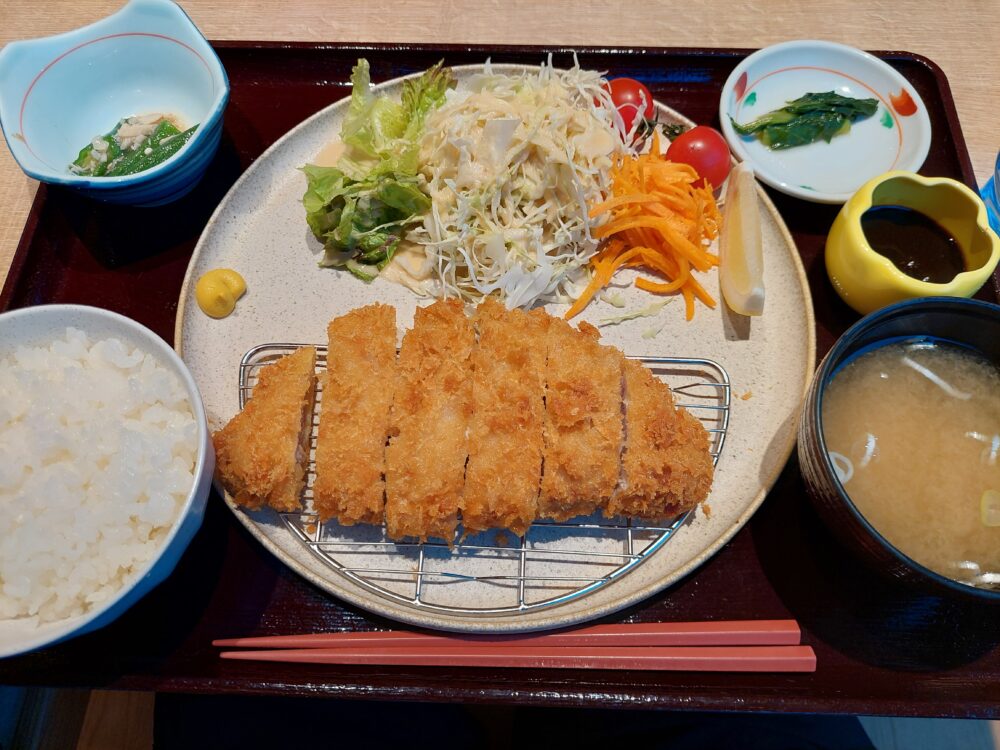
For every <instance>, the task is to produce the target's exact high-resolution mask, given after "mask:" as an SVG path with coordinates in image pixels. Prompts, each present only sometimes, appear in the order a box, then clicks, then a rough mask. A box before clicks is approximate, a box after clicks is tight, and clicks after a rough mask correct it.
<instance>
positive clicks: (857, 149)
mask: <svg viewBox="0 0 1000 750" xmlns="http://www.w3.org/2000/svg"><path fill="white" fill-rule="evenodd" d="M825 91H836V92H837V93H839V94H842V95H843V96H849V97H852V98H856V99H878V109H877V110H876V112H875V114H874V115H872V116H871V117H868V118H866V119H863V120H859V121H857V122H855V123H854V124H853V126H852V127H851V130H850V132H849V133H846V134H844V135H839V136H835V137H834V138H833V139H832V140H831V141H830V143H826V142H824V141H817V142H816V143H810V144H809V145H806V146H796V147H794V148H789V149H783V150H779V151H773V150H771V149H770V148H768V147H767V146H765V145H764V144H762V143H761V142H760V141H759V140H758V139H757V138H755V137H753V136H740V135H739V134H738V133H737V132H736V131H735V130H734V129H733V126H732V123H731V121H730V118H732V119H734V120H735V121H736V122H738V123H740V124H741V125H743V124H746V123H748V122H750V121H752V120H754V119H756V118H758V117H760V116H761V115H763V114H765V113H767V112H770V111H772V110H775V109H779V108H780V107H782V106H783V105H784V104H785V102H788V101H791V100H793V99H797V98H798V97H800V96H802V95H803V94H806V93H808V92H814V93H819V92H825ZM719 119H720V121H721V123H722V132H723V133H724V134H725V136H726V140H727V141H729V146H730V148H732V150H733V152H734V153H735V154H736V155H737V156H738V157H739V158H740V159H741V160H745V161H749V162H750V164H751V165H752V166H753V168H754V171H755V172H756V174H757V177H758V178H760V179H761V180H762V181H763V182H765V183H767V184H768V185H770V186H771V187H773V188H775V189H776V190H780V191H781V192H783V193H787V194H788V195H793V196H795V197H796V198H802V199H803V200H807V201H814V202H817V203H843V202H845V201H846V200H847V199H848V198H850V197H851V195H853V194H854V192H855V191H856V190H857V189H858V188H859V187H861V186H862V185H863V184H864V183H866V182H867V181H868V180H869V179H871V178H872V177H875V176H876V175H880V174H882V173H883V172H888V171H889V170H892V169H901V170H906V171H909V172H916V171H917V170H918V169H920V166H921V165H922V164H923V163H924V159H926V158H927V152H928V150H929V149H930V145H931V122H930V118H929V117H928V116H927V108H926V107H925V105H924V103H923V101H922V100H921V99H920V96H919V94H917V92H916V89H914V88H913V86H911V85H910V84H909V82H908V81H907V80H906V79H905V78H903V77H902V76H901V75H900V74H899V73H897V72H896V71H895V70H894V69H893V68H891V67H890V66H889V65H887V64H886V63H884V62H882V61H881V60H879V59H878V58H877V57H874V56H872V55H870V54H868V53H867V52H862V51H861V50H858V49H854V48H853V47H846V46H844V45H842V44H835V43H833V42H819V41H795V42H786V43H784V44H776V45H774V46H773V47H765V48H764V49H762V50H758V51H757V52H755V53H753V54H752V55H750V56H749V57H747V58H746V59H745V60H743V62H741V63H740V64H739V65H737V66H736V69H735V70H733V72H732V74H730V76H729V78H728V79H727V80H726V84H725V86H723V88H722V97H721V99H720V101H719Z"/></svg>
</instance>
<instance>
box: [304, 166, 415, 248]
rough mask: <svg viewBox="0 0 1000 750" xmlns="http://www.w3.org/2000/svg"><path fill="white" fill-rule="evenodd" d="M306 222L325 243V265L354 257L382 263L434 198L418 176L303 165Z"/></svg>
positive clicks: (317, 237)
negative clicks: (353, 174)
mask: <svg viewBox="0 0 1000 750" xmlns="http://www.w3.org/2000/svg"><path fill="white" fill-rule="evenodd" d="M302 171H303V172H304V173H305V175H306V180H307V182H308V187H307V188H306V192H305V195H303V197H302V205H303V206H304V207H305V209H306V223H307V224H308V225H309V228H310V229H311V230H312V233H313V235H314V236H315V237H316V239H318V240H320V241H321V242H322V243H323V247H324V248H325V249H326V252H325V254H324V257H323V260H322V261H320V265H321V266H342V265H345V264H346V262H347V261H348V260H349V259H357V260H359V261H360V262H361V263H364V264H366V265H374V266H378V267H380V268H381V267H383V266H384V265H385V264H386V263H388V262H389V261H390V260H391V259H392V255H393V253H394V252H395V251H396V248H397V246H398V245H399V241H400V240H401V239H402V237H403V234H404V232H405V231H406V227H407V226H408V225H409V224H411V223H413V222H415V221H418V220H419V217H420V215H421V214H423V213H424V212H425V211H428V210H430V207H431V200H430V198H428V197H427V196H426V195H425V194H424V193H423V192H422V191H421V190H420V187H419V186H418V185H417V180H416V178H415V177H395V176H393V175H376V176H374V177H372V178H371V179H368V180H363V181H356V180H352V179H351V178H350V177H348V176H347V175H345V174H344V173H343V172H342V171H341V170H340V169H338V168H337V167H317V166H315V165H312V164H307V165H306V166H304V167H303V168H302Z"/></svg>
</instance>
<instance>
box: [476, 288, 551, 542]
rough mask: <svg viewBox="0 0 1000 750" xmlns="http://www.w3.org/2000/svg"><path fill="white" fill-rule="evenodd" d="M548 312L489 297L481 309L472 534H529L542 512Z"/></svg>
mask: <svg viewBox="0 0 1000 750" xmlns="http://www.w3.org/2000/svg"><path fill="white" fill-rule="evenodd" d="M549 320H550V318H549V317H548V316H546V315H545V314H544V313H541V312H535V313H531V314H529V313H526V312H524V311H523V310H507V308H506V307H505V306H504V305H503V304H501V303H499V302H497V301H495V300H493V299H487V300H486V301H485V302H483V303H482V304H481V305H480V306H479V309H478V310H477V311H476V315H475V322H476V326H477V328H478V330H479V344H478V346H477V347H476V348H475V350H474V351H473V353H472V403H473V410H472V421H471V424H470V427H469V463H468V465H467V466H466V469H465V490H464V493H463V495H462V503H461V506H462V524H463V525H464V527H465V530H466V531H467V532H469V533H475V532H478V531H485V530H486V529H491V528H505V529H510V530H511V531H513V532H514V533H515V534H518V535H521V534H524V533H525V532H526V531H527V530H528V527H529V526H530V525H531V524H532V522H533V521H534V520H535V515H536V513H537V511H538V487H539V480H540V479H541V475H542V423H543V420H544V417H545V405H544V401H543V397H544V395H545V331H546V329H547V328H548V324H549Z"/></svg>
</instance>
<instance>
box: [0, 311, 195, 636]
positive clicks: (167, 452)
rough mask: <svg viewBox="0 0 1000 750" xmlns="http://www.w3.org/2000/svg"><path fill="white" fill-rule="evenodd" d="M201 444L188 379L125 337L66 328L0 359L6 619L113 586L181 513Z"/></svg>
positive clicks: (65, 605) (79, 608)
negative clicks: (42, 342) (49, 341)
mask: <svg viewBox="0 0 1000 750" xmlns="http://www.w3.org/2000/svg"><path fill="white" fill-rule="evenodd" d="M197 447H198V441H197V425H196V423H195V419H194V414H193V413H192V410H191V405H190V402H189V401H188V399H187V395H186V393H185V391H184V388H183V385H182V384H181V381H180V379H179V378H178V377H177V376H176V375H175V374H174V373H172V372H170V371H169V370H167V369H166V368H165V367H164V366H163V365H161V364H159V363H158V362H157V361H156V359H155V358H154V357H153V356H152V355H151V354H146V353H144V352H142V351H140V350H138V349H134V348H132V347H131V346H129V345H127V344H125V343H123V342H122V341H120V340H118V339H105V340H102V341H97V342H96V343H95V342H92V341H91V340H90V339H89V338H88V337H87V335H86V334H85V333H84V332H82V331H79V330H76V329H73V328H67V329H66V333H65V336H64V337H62V338H60V339H56V340H54V341H53V342H52V344H51V345H49V346H39V347H21V348H18V349H17V350H16V351H15V352H14V354H13V355H11V356H9V357H7V358H6V359H3V360H0V619H7V618H33V619H34V620H35V621H36V622H50V621H53V620H59V619H63V618H66V617H71V616H74V615H79V614H83V613H85V612H86V611H87V610H89V609H90V608H92V607H94V606H98V605H100V603H101V602H104V601H106V600H107V599H109V598H111V597H113V596H115V594H116V593H117V592H118V591H120V590H121V589H122V587H123V586H125V585H126V583H127V582H128V581H129V580H130V578H131V577H132V576H134V575H135V574H137V573H138V572H139V571H140V570H141V569H142V568H143V567H144V565H145V563H147V562H148V561H149V560H150V559H152V558H153V557H154V556H155V554H156V553H157V551H158V550H159V548H160V546H161V544H162V543H163V540H164V539H165V537H166V536H167V534H168V532H169V530H170V528H171V526H172V525H173V522H174V521H175V520H176V519H177V517H178V514H179V511H180V509H181V507H182V505H183V503H184V501H185V499H186V497H187V494H188V492H189V491H190V489H191V486H192V484H193V482H194V467H195V461H196V458H197Z"/></svg>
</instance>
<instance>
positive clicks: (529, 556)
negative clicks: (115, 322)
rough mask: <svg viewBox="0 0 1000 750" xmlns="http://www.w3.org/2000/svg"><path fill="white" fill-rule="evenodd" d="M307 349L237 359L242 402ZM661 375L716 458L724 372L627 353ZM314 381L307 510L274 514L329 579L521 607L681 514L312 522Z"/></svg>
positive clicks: (652, 540) (596, 584) (617, 559)
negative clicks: (510, 521) (500, 527)
mask: <svg viewBox="0 0 1000 750" xmlns="http://www.w3.org/2000/svg"><path fill="white" fill-rule="evenodd" d="M301 346H304V345H303V344H262V345H260V346H257V347H254V348H253V349H251V350H250V351H248V352H247V353H246V354H245V355H244V356H243V359H242V361H241V362H240V373H239V403H240V409H242V408H243V407H244V405H245V404H246V402H247V400H248V399H249V397H250V395H251V393H252V391H253V388H254V386H255V385H256V382H257V376H258V373H259V371H260V368H261V367H263V366H265V365H267V364H269V363H271V362H273V361H275V360H276V359H278V358H280V357H282V356H284V355H286V354H288V353H289V352H292V351H294V350H295V349H297V348H299V347H301ZM316 353H317V358H316V368H317V372H321V371H322V370H324V369H325V368H326V354H327V352H326V347H322V346H317V347H316ZM633 359H638V360H639V361H641V362H642V363H643V364H644V365H646V366H647V367H649V368H650V369H651V370H653V372H654V373H655V374H656V375H657V376H658V377H660V378H661V379H663V380H664V381H665V382H666V383H667V384H668V385H669V386H670V387H671V390H672V391H673V393H674V395H675V400H676V403H677V405H678V406H683V407H684V408H686V409H687V410H688V411H689V412H690V413H691V414H692V415H694V416H696V417H698V418H699V419H701V421H702V423H703V424H704V425H705V428H706V429H707V430H708V433H709V436H710V438H711V445H710V450H711V454H712V458H713V462H714V463H718V460H719V456H720V455H721V454H722V449H723V445H724V443H725V440H726V432H727V430H728V428H729V410H730V399H731V387H730V383H729V375H728V373H727V372H726V371H725V369H724V368H723V367H722V366H721V365H719V364H718V363H716V362H713V361H711V360H707V359H682V358H674V357H634V358H633ZM319 381H320V384H319V386H318V388H317V397H316V402H317V406H316V409H315V411H314V414H313V432H312V441H311V447H310V454H309V474H308V483H307V486H306V490H305V494H304V497H303V500H304V505H305V510H304V511H302V512H298V513H279V514H278V516H279V517H280V518H281V520H282V522H283V523H284V525H285V526H286V527H287V529H288V531H289V532H290V533H291V535H292V537H293V538H294V539H295V540H296V541H297V542H298V543H300V544H301V545H303V546H304V547H305V548H306V549H308V550H309V552H310V553H311V554H312V555H314V556H315V557H316V558H318V559H319V560H320V561H321V562H322V563H323V564H324V565H325V566H326V567H328V568H329V569H330V571H331V573H332V574H333V575H335V576H344V577H346V578H347V579H349V580H350V581H352V582H354V583H356V584H358V585H360V586H361V587H363V588H365V589H367V590H369V591H371V592H372V593H374V594H376V595H378V596H382V597H386V598H388V599H390V600H393V601H395V602H397V603H402V604H404V605H407V606H410V607H415V608H419V609H422V610H434V611H438V612H446V613H448V614H452V615H455V614H459V615H463V616H468V617H476V616H497V615H506V614H518V613H522V612H525V611H527V610H537V609H542V608H547V607H554V606H557V605H559V604H563V603H565V602H568V601H570V600H574V599H578V598H580V597H584V596H586V595H588V594H590V593H592V592H593V591H595V590H597V589H598V588H601V587H603V586H607V585H608V584H610V583H612V582H613V581H615V580H618V579H620V578H621V577H622V576H624V575H626V574H628V573H629V572H630V571H633V570H635V569H636V567H638V566H639V565H640V564H642V563H643V562H644V561H645V560H647V559H648V558H649V557H650V556H651V555H652V554H653V553H654V552H657V551H658V550H660V549H661V548H662V547H663V546H664V545H665V544H666V543H667V542H668V541H670V539H671V538H673V536H674V534H675V533H676V532H677V530H678V529H679V528H681V526H683V524H684V522H685V521H686V520H687V517H688V514H684V515H682V516H679V517H678V518H676V519H674V520H673V521H671V522H669V523H665V524H662V525H651V524H644V523H632V522H631V521H629V520H627V519H606V518H604V517H603V516H601V515H600V514H595V515H593V516H590V517H587V518H580V519H573V520H572V521H569V522H562V523H557V522H550V521H537V522H536V523H534V524H533V525H532V526H531V527H530V529H529V530H528V532H527V533H526V534H525V535H524V536H522V537H515V536H513V535H512V534H510V532H504V531H494V532H487V533H483V534H477V535H475V536H468V537H465V538H462V533H461V529H459V535H458V541H456V542H454V543H453V544H452V545H448V544H446V543H444V542H433V541H431V542H423V543H418V542H405V541H403V542H394V541H391V540H390V539H388V537H387V536H386V533H385V528H384V526H382V527H377V526H349V527H348V526H341V525H340V524H338V523H336V522H327V523H322V524H321V523H319V520H318V517H317V516H316V515H315V513H313V512H312V510H311V509H312V484H313V481H314V480H315V471H314V469H315V463H314V459H315V449H316V434H317V428H318V423H319V410H320V404H321V403H322V397H323V396H322V379H319Z"/></svg>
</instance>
